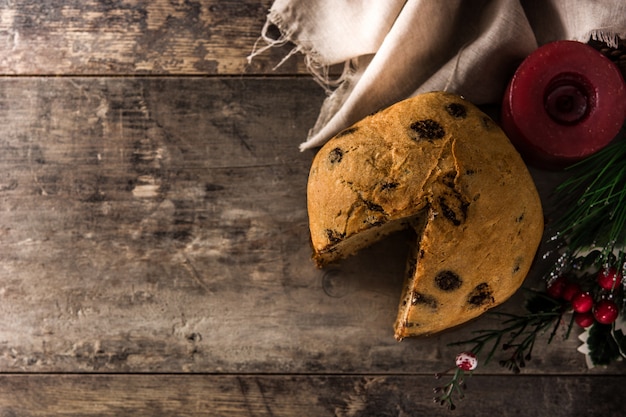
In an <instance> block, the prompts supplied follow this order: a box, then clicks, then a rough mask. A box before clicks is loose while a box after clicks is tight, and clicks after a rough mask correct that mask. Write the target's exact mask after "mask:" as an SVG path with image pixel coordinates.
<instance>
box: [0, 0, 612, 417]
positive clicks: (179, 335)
mask: <svg viewBox="0 0 626 417" xmlns="http://www.w3.org/2000/svg"><path fill="white" fill-rule="evenodd" d="M271 3H272V1H270V0H262V1H250V0H221V1H218V0H184V1H183V0H150V1H148V0H106V1H105V0H83V1H78V0H71V1H67V0H63V1H62V0H47V1H37V0H20V1H1V0H0V75H4V77H0V126H2V129H0V317H2V319H1V320H0V416H78V415H80V416H112V415H115V416H125V415H132V416H157V417H158V416H166V415H181V416H196V415H214V416H326V415H329V416H376V417H378V416H392V415H393V416H421V415H429V416H437V415H451V414H450V413H449V412H447V411H446V410H445V409H443V408H441V407H440V406H438V405H436V404H434V403H433V402H432V401H431V397H432V388H433V386H435V385H436V384H437V380H435V379H434V377H433V374H434V373H435V372H439V371H443V370H444V369H445V368H446V367H448V366H451V365H452V363H451V362H452V359H453V357H454V355H455V354H456V353H457V351H458V348H456V347H450V346H448V343H450V342H454V341H457V340H460V339H464V338H467V337H468V336H470V335H472V334H473V333H472V332H473V331H475V330H477V329H484V328H487V327H490V326H492V325H494V324H495V323H494V321H493V318H491V317H489V316H483V317H481V318H480V319H478V320H476V321H474V322H472V323H470V324H468V325H466V326H463V327H462V328H459V329H455V330H454V331H451V332H447V333H443V334H440V335H437V336H435V337H432V338H429V339H407V340H405V341H403V342H401V343H398V342H396V341H395V340H394V339H393V334H392V333H393V332H392V323H393V320H394V318H395V314H396V309H397V303H398V301H399V296H400V289H401V283H402V278H403V277H402V275H403V269H404V262H405V257H406V251H407V249H408V246H407V242H406V238H407V236H405V235H403V234H401V233H400V234H397V235H394V236H392V237H390V239H388V240H386V241H385V242H383V243H380V244H377V245H375V246H373V247H372V248H369V249H367V250H364V251H363V252H362V253H361V254H359V255H357V256H355V257H353V258H350V259H348V260H345V261H343V262H341V263H339V264H337V265H334V266H333V267H331V268H328V269H327V270H317V269H315V267H314V266H313V263H312V262H311V260H310V255H311V251H310V246H309V236H308V226H307V216H306V189H305V187H306V181H307V175H308V170H309V167H310V162H311V159H312V156H313V153H311V152H305V153H300V152H299V151H298V144H299V143H300V142H302V141H303V140H304V138H305V137H306V134H307V131H308V129H309V128H310V127H311V126H312V125H313V123H314V122H315V119H316V117H317V112H318V110H319V108H320V105H321V103H322V100H323V99H324V97H325V96H324V92H323V91H322V89H321V88H320V87H319V86H318V85H316V84H315V83H314V82H313V81H312V80H310V79H309V78H308V77H302V76H301V75H303V74H306V69H305V68H304V65H303V63H302V57H301V56H299V55H297V54H296V55H295V56H294V57H293V58H290V59H289V60H287V61H286V62H285V63H284V64H283V65H282V66H281V67H279V68H277V69H274V68H273V67H274V66H275V65H276V64H277V63H278V62H279V61H280V60H281V59H282V58H283V57H284V56H285V54H287V53H288V51H289V50H290V49H291V46H290V45H284V46H283V47H280V48H276V49H270V50H267V51H265V52H264V53H263V54H261V55H259V56H258V57H257V58H256V59H254V60H253V61H252V62H251V63H248V61H247V59H246V57H247V56H248V55H249V54H250V52H251V51H252V49H253V48H254V43H255V41H257V39H258V37H259V35H260V32H261V29H262V27H263V24H264V23H265V16H266V13H267V10H268V9H269V7H270V5H271ZM206 75H209V76H210V77H206ZM267 75H277V76H273V77H267ZM257 76H262V77H257ZM533 174H534V175H535V179H536V181H537V184H538V187H539V189H540V191H541V192H542V196H543V197H544V198H545V199H546V201H548V197H549V191H550V190H551V189H552V188H553V186H554V185H555V184H556V183H557V182H558V181H559V179H560V177H559V176H553V175H548V174H547V173H545V172H534V173H533ZM545 250H546V248H542V249H541V251H545ZM545 266H546V265H545V264H544V263H542V262H538V263H537V265H536V266H535V267H534V269H533V274H532V276H531V277H530V278H529V280H528V283H527V285H528V286H532V285H535V284H536V283H537V281H538V279H539V278H540V276H541V275H542V272H543V271H544V270H545ZM522 301H523V294H518V295H516V296H515V298H514V299H512V300H511V301H510V302H508V303H506V304H504V305H503V306H502V307H501V308H500V310H501V311H509V312H510V311H517V310H519V308H520V305H521V303H522ZM561 333H562V332H559V335H558V336H557V339H558V340H556V341H555V342H553V343H552V344H551V345H547V343H545V342H546V337H544V338H543V339H542V340H541V341H540V343H538V344H537V345H536V347H535V349H534V358H533V360H532V361H530V362H529V363H528V365H527V367H526V368H525V369H524V370H523V371H522V374H521V375H517V376H513V375H512V374H510V373H509V371H508V370H506V369H503V368H501V367H499V366H498V365H497V363H492V364H489V365H486V366H481V368H479V370H478V371H477V372H476V373H475V374H474V376H473V377H472V378H471V380H470V381H469V390H468V395H469V396H468V397H467V398H466V399H465V400H464V401H463V402H462V403H460V404H459V405H460V406H461V408H460V409H459V410H457V411H455V412H454V414H455V415H460V416H465V415H468V416H494V415H498V416H503V417H506V416H517V415H552V416H555V417H556V416H568V417H569V416H598V417H599V416H614V415H620V414H621V413H622V408H623V407H622V406H621V402H622V400H621V397H622V396H623V395H622V394H623V380H624V364H623V363H622V364H618V365H617V366H615V367H612V368H608V369H603V368H597V369H593V370H588V369H587V368H586V366H585V363H584V359H583V356H582V355H581V354H579V353H578V352H576V347H577V346H578V345H579V342H578V340H577V339H576V338H575V337H570V338H569V339H568V340H560V339H561V337H560V336H561ZM545 336H547V335H545Z"/></svg>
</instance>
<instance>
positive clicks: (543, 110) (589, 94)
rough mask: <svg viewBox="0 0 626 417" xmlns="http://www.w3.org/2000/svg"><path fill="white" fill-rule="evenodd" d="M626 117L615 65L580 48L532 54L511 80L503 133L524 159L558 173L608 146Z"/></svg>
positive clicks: (555, 47) (625, 88) (556, 45)
mask: <svg viewBox="0 0 626 417" xmlns="http://www.w3.org/2000/svg"><path fill="white" fill-rule="evenodd" d="M625 117H626V84H625V83H624V79H623V78H622V76H621V73H620V70H619V68H618V66H617V65H615V64H614V63H613V62H611V60H609V59H608V58H606V57H605V56H604V55H602V54H601V53H600V52H598V51H597V50H596V49H594V48H593V47H591V46H589V45H586V44H584V43H582V42H575V41H566V40H562V41H556V42H551V43H548V44H545V45H543V46H541V47H540V48H538V49H537V50H536V51H535V52H533V53H532V54H530V55H529V56H528V57H527V58H526V59H525V60H524V61H523V62H522V64H521V65H520V66H519V68H518V69H517V71H516V72H515V74H514V76H513V78H512V79H511V81H510V83H509V85H508V87H507V90H506V93H505V95H504V100H503V103H502V128H503V130H504V131H505V132H506V134H507V136H508V137H509V139H510V140H511V142H513V144H514V145H515V146H516V147H517V148H518V151H519V152H520V153H521V154H522V155H523V156H524V157H525V159H526V160H527V161H528V162H529V163H532V164H534V165H537V166H539V167H543V168H548V169H560V168H562V167H565V166H567V165H571V164H572V163H573V162H576V161H579V160H581V159H583V158H585V157H587V156H589V155H591V154H593V153H595V152H597V151H599V150H600V149H602V148H603V147H605V146H606V145H608V143H609V142H610V141H611V140H613V138H615V136H617V134H618V132H619V131H620V128H621V127H622V125H623V123H624V118H625Z"/></svg>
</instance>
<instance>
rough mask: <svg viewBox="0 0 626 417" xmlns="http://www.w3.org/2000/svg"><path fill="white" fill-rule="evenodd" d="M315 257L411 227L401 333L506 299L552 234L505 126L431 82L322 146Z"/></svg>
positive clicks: (314, 187)
mask: <svg viewBox="0 0 626 417" xmlns="http://www.w3.org/2000/svg"><path fill="white" fill-rule="evenodd" d="M307 195H308V197H307V200H308V203H307V204H308V214H309V224H310V232H311V243H312V246H313V252H314V254H313V258H314V260H315V262H316V263H317V265H318V266H320V267H323V266H325V265H327V264H328V263H330V262H333V261H336V260H338V259H341V258H344V257H346V256H349V255H352V254H354V253H356V252H357V251H358V250H359V249H361V248H363V247H366V246H369V245H370V244H372V243H374V242H375V241H378V240H380V239H382V238H383V237H384V236H386V235H388V234H389V233H392V232H394V231H396V230H399V229H403V228H407V227H412V228H414V229H415V230H416V232H417V236H418V241H417V242H416V245H415V248H414V251H413V254H412V256H411V257H410V259H409V262H408V267H407V276H406V280H405V284H404V287H403V290H402V297H401V301H400V306H399V311H398V317H397V320H396V323H395V336H396V338H397V339H402V338H404V337H407V336H416V335H427V334H432V333H435V332H438V331H441V330H444V329H447V328H450V327H453V326H456V325H458V324H461V323H463V322H466V321H468V320H470V319H472V318H474V317H477V316H478V315H480V314H482V313H483V312H484V311H486V310H487V309H489V308H492V307H494V306H496V305H498V304H500V303H502V302H504V301H505V300H506V299H508V298H509V297H510V296H511V295H512V294H513V293H514V292H515V291H516V290H517V289H518V288H519V287H520V286H521V284H522V282H523V280H524V278H525V277H526V275H527V273H528V271H529V269H530V266H531V263H532V261H533V259H534V255H535V252H536V250H537V247H538V245H539V242H540V239H541V236H542V233H543V213H542V208H541V202H540V199H539V196H538V194H537V191H536V188H535V185H534V182H533V180H532V178H531V176H530V174H529V173H528V170H527V168H526V166H525V164H524V163H523V161H522V159H521V157H520V156H519V154H518V153H517V151H516V150H515V148H514V147H513V146H512V145H511V143H510V142H509V140H508V139H507V137H506V136H505V135H504V133H503V132H502V130H501V129H500V128H499V127H498V126H497V125H496V124H495V123H494V122H493V121H492V120H491V119H490V118H489V117H488V116H487V115H485V114H484V113H482V112H481V111H480V110H479V109H478V108H476V107H475V106H473V105H472V104H471V103H469V102H467V101H465V100H464V99H462V98H461V97H459V96H456V95H453V94H449V93H443V92H434V93H426V94H422V95H419V96H416V97H414V98H410V99H407V100H404V101H402V102H399V103H397V104H395V105H393V106H391V107H389V108H387V109H385V110H382V111H380V112H378V113H376V114H373V115H371V116H368V117H367V118H365V119H363V120H362V121H360V122H358V123H356V124H355V125H353V126H352V127H350V128H348V129H346V130H344V131H343V132H341V133H339V134H338V135H337V136H335V137H334V138H333V139H331V140H330V141H328V142H327V143H326V144H325V145H324V146H323V147H322V148H321V149H320V150H319V152H318V153H317V155H316V157H315V159H314V161H313V164H312V167H311V171H310V175H309V182H308V186H307Z"/></svg>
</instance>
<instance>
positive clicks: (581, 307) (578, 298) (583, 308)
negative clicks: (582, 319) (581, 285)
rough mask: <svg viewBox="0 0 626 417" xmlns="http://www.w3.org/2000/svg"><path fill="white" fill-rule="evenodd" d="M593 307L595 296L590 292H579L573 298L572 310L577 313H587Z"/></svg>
mask: <svg viewBox="0 0 626 417" xmlns="http://www.w3.org/2000/svg"><path fill="white" fill-rule="evenodd" d="M591 307H593V296H592V295H591V294H590V293H588V292H579V293H577V294H576V295H574V297H572V308H573V309H574V311H575V312H577V313H586V312H588V311H591Z"/></svg>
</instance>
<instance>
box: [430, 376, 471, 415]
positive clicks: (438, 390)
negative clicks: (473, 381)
mask: <svg viewBox="0 0 626 417" xmlns="http://www.w3.org/2000/svg"><path fill="white" fill-rule="evenodd" d="M444 374H446V372H443V373H438V374H435V378H437V379H439V378H441V377H442V376H443V375H444ZM465 374H466V372H465V371H464V370H463V369H461V368H456V369H455V370H454V374H453V375H452V379H450V381H448V382H447V383H446V384H444V385H442V386H439V387H435V388H434V389H433V392H434V393H435V394H437V396H436V397H435V398H433V401H434V402H436V403H439V405H445V406H447V407H448V409H449V410H454V409H456V405H455V403H454V399H455V397H457V398H458V399H460V400H462V399H463V398H465V393H464V390H465V389H466V388H467V386H466V384H465ZM470 375H471V374H470Z"/></svg>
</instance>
